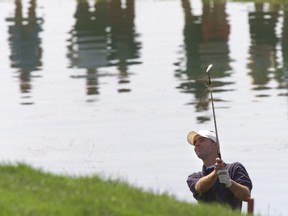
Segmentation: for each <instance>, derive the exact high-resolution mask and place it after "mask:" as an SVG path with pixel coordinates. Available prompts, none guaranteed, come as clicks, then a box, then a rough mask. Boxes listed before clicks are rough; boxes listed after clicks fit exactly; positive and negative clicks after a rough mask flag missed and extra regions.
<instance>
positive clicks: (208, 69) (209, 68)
mask: <svg viewBox="0 0 288 216" xmlns="http://www.w3.org/2000/svg"><path fill="white" fill-rule="evenodd" d="M212 66H213V64H210V65H208V67H207V69H206V73H209V71H210V70H211V68H212Z"/></svg>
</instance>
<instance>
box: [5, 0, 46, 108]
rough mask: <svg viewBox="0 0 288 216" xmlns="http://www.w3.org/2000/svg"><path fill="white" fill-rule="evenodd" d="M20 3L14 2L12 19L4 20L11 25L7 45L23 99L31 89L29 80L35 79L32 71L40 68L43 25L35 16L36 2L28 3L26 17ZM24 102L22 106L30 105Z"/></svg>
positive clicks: (34, 0) (18, 1)
mask: <svg viewBox="0 0 288 216" xmlns="http://www.w3.org/2000/svg"><path fill="white" fill-rule="evenodd" d="M22 9H23V7H22V1H21V0H15V13H14V17H10V18H7V19H6V20H7V21H8V22H9V23H11V24H10V26H9V34H10V37H9V44H10V49H11V56H10V60H11V67H12V68H18V69H19V70H18V71H17V72H19V73H20V75H19V78H20V90H21V92H22V93H25V94H24V96H23V97H24V98H26V97H27V98H29V93H30V91H31V89H32V86H31V78H35V77H37V75H32V72H33V71H37V70H39V69H40V67H41V66H42V63H41V57H42V48H41V46H40V45H41V39H40V37H39V33H40V32H41V30H42V28H41V25H42V23H43V19H42V18H38V17H37V15H36V12H35V10H36V0H31V1H30V2H29V8H28V17H25V16H24V15H23V14H22ZM30 103H31V102H24V103H23V104H30Z"/></svg>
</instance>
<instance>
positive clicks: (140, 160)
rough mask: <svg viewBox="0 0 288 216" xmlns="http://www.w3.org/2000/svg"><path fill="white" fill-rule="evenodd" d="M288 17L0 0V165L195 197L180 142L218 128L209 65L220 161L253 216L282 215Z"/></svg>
mask: <svg viewBox="0 0 288 216" xmlns="http://www.w3.org/2000/svg"><path fill="white" fill-rule="evenodd" d="M287 22H288V12H287V5H285V4H269V3H265V4H260V3H257V4H255V3H252V2H246V3H239V2H226V1H210V2H208V1H207V2H206V1H203V2H202V1H199V0H197V1H196V0H195V1H194V0H190V1H187V0H182V1H176V0H168V1H160V0H135V1H134V0H126V1H122V2H121V1H118V0H113V1H93V0H91V1H84V0H82V1H76V0H75V1H73V0H70V1H67V0H65V1H64V0H55V1H44V0H42V1H40V0H38V1H36V0H30V1H28V0H27V1H24V0H23V1H21V0H15V1H10V0H0V35H1V37H0V46H1V52H0V60H1V64H0V69H1V76H2V77H1V79H0V86H1V91H0V103H1V106H0V109H1V112H0V119H1V124H0V127H1V131H2V133H1V141H2V151H1V154H0V156H1V160H2V161H13V162H14V161H25V162H27V163H29V164H32V165H33V166H35V167H41V168H43V169H45V170H50V171H53V172H56V173H67V174H93V173H100V174H103V175H104V176H113V177H120V178H123V179H124V180H127V181H129V182H130V183H131V184H135V185H138V186H140V187H144V188H147V189H153V190H155V191H159V192H162V191H168V192H169V193H171V194H174V195H176V196H177V197H178V198H179V199H184V200H187V201H191V202H195V200H194V199H193V198H192V196H191V193H190V192H189V191H188V187H187V186H186V182H185V181H186V177H187V176H188V174H190V173H191V172H193V171H195V170H199V169H201V161H199V160H198V159H197V158H196V156H195V155H194V152H193V149H192V148H191V146H189V145H188V144H187V142H186V135H187V133H188V132H189V131H190V130H191V129H202V128H211V129H214V124H213V116H212V111H211V101H210V95H209V92H208V91H207V86H206V85H207V77H206V73H205V70H206V68H207V66H208V65H209V64H213V69H212V72H211V75H212V84H213V96H214V99H215V100H214V101H215V110H216V116H217V123H218V130H219V138H220V143H221V151H222V155H223V159H224V160H225V161H227V162H232V161H241V162H242V163H243V164H244V165H245V166H246V168H247V170H248V172H249V174H250V176H251V178H252V180H253V183H254V189H253V191H252V195H253V197H254V198H255V213H261V215H287V213H288V209H287V206H286V201H287V200H288V195H287V193H288V187H287V180H288V174H287V172H286V171H285V170H287V168H288V165H287V164H288V163H287V153H288V143H287V142H288V136H287V132H286V130H287V120H288V88H287V87H288V85H287V82H288V68H287V67H288V53H287V52H288V41H287V40H288V23H287ZM244 208H245V207H244ZM244 211H245V209H244Z"/></svg>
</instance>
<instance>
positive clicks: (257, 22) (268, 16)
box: [248, 3, 279, 96]
mask: <svg viewBox="0 0 288 216" xmlns="http://www.w3.org/2000/svg"><path fill="white" fill-rule="evenodd" d="M267 6H269V7H267ZM278 18H279V6H278V5H275V4H273V5H271V4H269V5H267V4H264V3H255V11H253V12H249V26H250V37H251V44H250V49H249V54H250V55H249V58H250V59H249V62H248V68H249V70H250V75H251V77H252V78H253V85H255V87H254V89H256V90H263V89H267V88H268V87H267V84H268V82H269V80H270V78H269V74H270V73H272V72H275V70H276V68H277V67H278V66H277V60H276V53H277V50H276V45H277V42H278V38H277V36H276V32H275V30H276V26H277V21H278ZM260 96H265V95H264V94H261V95H260Z"/></svg>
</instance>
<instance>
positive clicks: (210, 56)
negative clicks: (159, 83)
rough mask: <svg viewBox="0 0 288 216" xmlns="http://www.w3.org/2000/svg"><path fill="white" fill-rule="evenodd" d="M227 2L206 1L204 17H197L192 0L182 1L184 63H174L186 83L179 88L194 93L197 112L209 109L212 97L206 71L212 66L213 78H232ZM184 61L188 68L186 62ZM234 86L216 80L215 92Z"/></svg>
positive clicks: (205, 118) (203, 10) (177, 73)
mask: <svg viewBox="0 0 288 216" xmlns="http://www.w3.org/2000/svg"><path fill="white" fill-rule="evenodd" d="M225 6H226V1H203V8H202V16H195V15H193V13H192V11H193V10H192V7H191V4H190V1H189V0H182V8H183V11H184V15H185V23H184V30H183V35H184V55H185V57H184V60H182V59H181V60H179V62H177V63H175V65H177V66H178V69H177V71H176V76H177V77H179V78H182V79H183V81H182V83H181V84H180V86H178V88H179V89H181V92H184V93H192V94H194V95H195V97H196V100H195V101H196V102H192V104H195V106H196V111H197V112H202V111H205V110H208V109H209V99H210V98H209V95H208V94H207V93H208V92H207V91H205V90H206V86H205V85H204V84H203V79H201V77H202V78H203V77H204V76H205V69H206V67H207V66H208V65H209V64H213V65H214V67H213V77H224V76H227V75H229V74H228V72H229V70H230V67H229V63H230V61H231V60H230V58H229V47H228V38H229V33H230V26H229V24H228V21H227V13H226V9H225ZM184 62H185V66H183V63H184ZM228 84H231V83H227V82H222V81H218V82H215V81H213V86H215V87H216V89H215V90H214V91H224V90H221V89H220V88H219V87H221V86H224V85H228ZM197 119H198V121H200V122H203V121H207V120H209V119H210V118H209V117H205V116H199V117H197Z"/></svg>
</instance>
